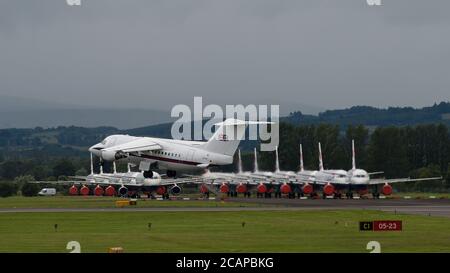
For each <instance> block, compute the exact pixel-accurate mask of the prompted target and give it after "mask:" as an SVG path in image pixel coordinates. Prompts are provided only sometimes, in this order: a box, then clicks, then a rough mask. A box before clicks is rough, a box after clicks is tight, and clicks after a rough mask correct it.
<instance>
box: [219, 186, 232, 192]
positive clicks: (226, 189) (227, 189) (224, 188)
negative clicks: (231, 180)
mask: <svg viewBox="0 0 450 273" xmlns="http://www.w3.org/2000/svg"><path fill="white" fill-rule="evenodd" d="M219 190H220V192H221V193H228V192H230V187H228V185H227V184H222V185H220V189H219Z"/></svg>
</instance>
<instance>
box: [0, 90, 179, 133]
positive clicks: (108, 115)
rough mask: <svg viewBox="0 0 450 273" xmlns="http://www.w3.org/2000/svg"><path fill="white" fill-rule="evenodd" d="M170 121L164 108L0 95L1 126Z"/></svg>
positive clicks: (127, 124) (139, 124)
mask: <svg viewBox="0 0 450 273" xmlns="http://www.w3.org/2000/svg"><path fill="white" fill-rule="evenodd" d="M170 121H171V118H170V114H169V113H168V112H165V111H158V110H151V109H114V108H102V107H99V108H92V107H85V106H83V105H71V104H60V103H52V102H48V101H43V100H36V99H25V98H19V97H12V96H5V95H0V129H4V128H34V127H38V126H39V127H43V128H51V127H57V126H79V127H98V126H99V125H100V126H113V127H117V128H121V129H129V128H136V127H142V126H147V125H153V124H159V123H164V122H170Z"/></svg>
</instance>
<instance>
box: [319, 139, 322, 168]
mask: <svg viewBox="0 0 450 273" xmlns="http://www.w3.org/2000/svg"><path fill="white" fill-rule="evenodd" d="M319 171H321V172H322V171H323V160H322V146H321V145H320V142H319Z"/></svg>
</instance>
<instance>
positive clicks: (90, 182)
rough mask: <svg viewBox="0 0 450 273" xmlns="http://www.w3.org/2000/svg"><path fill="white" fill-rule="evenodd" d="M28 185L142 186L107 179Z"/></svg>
mask: <svg viewBox="0 0 450 273" xmlns="http://www.w3.org/2000/svg"><path fill="white" fill-rule="evenodd" d="M29 183H32V184H54V185H86V186H89V185H102V186H108V185H112V186H122V185H124V186H127V187H128V186H136V187H140V186H143V184H141V183H139V184H138V183H129V182H126V183H123V182H119V181H114V180H108V179H97V180H84V181H83V180H67V181H30V182H29Z"/></svg>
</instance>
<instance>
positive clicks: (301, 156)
mask: <svg viewBox="0 0 450 273" xmlns="http://www.w3.org/2000/svg"><path fill="white" fill-rule="evenodd" d="M300 171H301V172H303V171H305V166H304V164H303V148H302V144H300Z"/></svg>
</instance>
